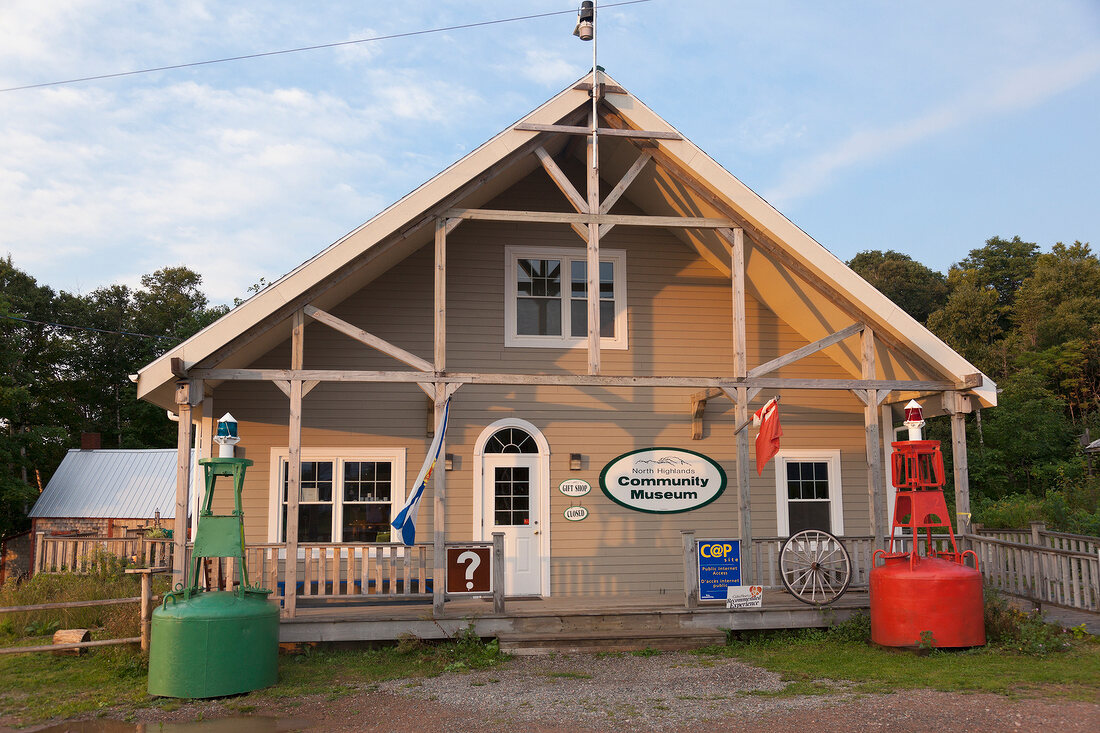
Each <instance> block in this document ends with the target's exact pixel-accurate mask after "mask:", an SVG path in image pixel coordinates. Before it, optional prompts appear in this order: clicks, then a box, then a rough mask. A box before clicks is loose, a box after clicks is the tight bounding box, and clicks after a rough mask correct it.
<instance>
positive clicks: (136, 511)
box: [30, 448, 176, 537]
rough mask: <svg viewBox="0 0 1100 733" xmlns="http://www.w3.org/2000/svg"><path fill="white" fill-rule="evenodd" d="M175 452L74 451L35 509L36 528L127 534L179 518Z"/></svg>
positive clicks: (47, 531) (63, 532) (86, 533)
mask: <svg viewBox="0 0 1100 733" xmlns="http://www.w3.org/2000/svg"><path fill="white" fill-rule="evenodd" d="M175 491H176V451H175V450H174V449H170V448H169V449H140V450H76V449H73V450H70V451H69V452H68V453H67V454H66V455H65V458H64V460H62V461H61V465H60V466H58V468H57V471H56V473H54V475H53V478H51V479H50V482H49V483H48V484H47V485H46V488H45V489H44V490H43V491H42V495H41V496H39V497H38V501H37V502H35V504H34V508H33V509H31V514H30V516H31V521H32V523H33V524H32V527H33V532H34V533H35V535H36V536H37V534H38V533H40V532H42V533H45V534H50V535H84V536H95V537H126V536H128V535H132V534H135V533H137V532H138V531H140V530H143V529H145V528H148V527H152V526H153V525H154V523H155V522H156V521H157V517H158V514H159V517H160V519H161V520H165V521H166V523H165V527H170V526H171V523H170V522H169V521H167V520H170V519H171V518H172V517H174V516H175V506H176V499H175Z"/></svg>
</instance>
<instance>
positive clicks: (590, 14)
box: [573, 0, 596, 41]
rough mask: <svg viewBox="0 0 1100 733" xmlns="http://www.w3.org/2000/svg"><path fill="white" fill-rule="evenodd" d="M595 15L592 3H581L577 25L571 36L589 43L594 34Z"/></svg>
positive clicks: (586, 1) (587, 0) (587, 1)
mask: <svg viewBox="0 0 1100 733" xmlns="http://www.w3.org/2000/svg"><path fill="white" fill-rule="evenodd" d="M595 15H596V13H595V8H594V5H593V3H592V2H590V1H589V0H585V2H583V3H581V9H580V11H579V12H578V13H577V25H576V27H575V28H573V35H574V36H576V37H577V38H579V39H581V40H582V41H591V40H592V38H593V36H595V32H596V26H595Z"/></svg>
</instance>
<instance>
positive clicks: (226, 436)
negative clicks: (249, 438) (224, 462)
mask: <svg viewBox="0 0 1100 733" xmlns="http://www.w3.org/2000/svg"><path fill="white" fill-rule="evenodd" d="M214 442H215V443H217V444H218V458H232V457H233V446H235V445H236V444H237V443H240V442H241V439H240V436H238V435H237V418H235V417H233V416H232V415H230V414H229V413H228V412H227V413H225V414H224V415H222V416H221V418H219V419H218V433H217V435H215V436H214Z"/></svg>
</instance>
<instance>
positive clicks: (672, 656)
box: [0, 652, 1100, 733]
mask: <svg viewBox="0 0 1100 733" xmlns="http://www.w3.org/2000/svg"><path fill="white" fill-rule="evenodd" d="M785 686H786V683H784V682H781V681H780V680H779V677H778V675H775V674H773V673H771V672H767V671H765V670H762V669H759V668H756V667H752V666H749V665H746V664H744V663H742V662H739V661H736V660H732V659H708V658H705V657H699V656H697V655H693V654H686V653H669V652H666V653H663V654H661V655H658V656H652V657H636V656H633V655H624V656H593V655H571V656H551V657H518V658H515V659H513V660H512V661H510V662H509V663H507V664H506V665H503V666H500V667H496V668H494V669H490V670H483V671H474V672H468V673H450V674H444V675H441V676H439V677H434V678H417V679H405V680H394V681H390V682H386V683H381V684H372V685H365V686H360V687H348V688H342V689H340V690H334V691H333V694H330V695H312V696H301V697H283V698H257V697H249V698H241V699H238V698H227V699H223V700H214V701H205V702H196V703H189V704H186V705H182V706H181V707H179V708H178V709H176V710H173V711H171V712H168V711H164V710H158V709H155V708H153V709H145V710H139V711H137V718H138V720H139V721H140V722H143V723H146V724H150V725H148V727H147V728H146V730H158V729H159V730H162V731H164V733H175V732H177V731H178V733H275V731H287V730H294V729H307V730H311V731H333V732H344V731H349V732H350V731H366V732H373V733H391V732H393V733H410V732H417V733H419V732H424V733H436V732H438V733H499V732H500V731H524V733H596V732H600V733H611V732H616V733H617V732H619V731H630V732H631V733H643V732H649V731H652V732H653V733H688V732H689V731H690V733H710V732H711V731H713V732H714V733H718V731H722V732H723V733H727V732H728V731H729V730H731V729H735V730H737V731H738V732H739V733H776V732H777V731H806V733H853V732H855V731H860V732H862V731H884V732H885V731H889V733H926V732H928V731H935V732H936V733H953V732H955V731H960V732H961V731H1044V732H1046V731H1057V733H1078V732H1081V733H1085V732H1087V733H1095V732H1096V731H1100V681H1098V692H1097V700H1096V701H1094V702H1080V701H1064V700H1059V699H1051V698H1030V699H1012V698H1009V697H1006V696H1001V695H986V694H980V695H979V694H960V693H945V692H934V691H931V690H915V691H906V692H899V693H894V694H890V695H870V694H861V693H855V692H845V691H840V692H831V693H828V694H822V695H802V696H788V695H783V696H775V695H773V694H769V693H774V692H776V691H779V690H782V689H783V688H784V687H785ZM834 687H835V685H834ZM242 712H247V713H248V715H249V717H248V718H245V719H241V718H238V719H236V720H226V719H224V718H226V717H228V716H234V715H238V716H239V715H241V713H242ZM124 714H125V712H124V711H122V712H120V713H118V715H117V717H122V715H124ZM108 715H109V716H110V715H111V713H110V711H108ZM261 716H274V717H275V718H278V719H279V721H278V722H276V721H273V720H271V719H268V718H264V717H261ZM218 718H222V719H221V720H216V719H218ZM0 719H2V713H0ZM195 720H201V721H203V722H202V723H198V724H195V723H191V722H190V721H195ZM97 722H98V721H97ZM120 725H121V724H120ZM63 729H65V728H55V730H63ZM68 729H70V730H81V728H75V727H70V728H68ZM5 730H10V729H5V728H3V726H2V725H0V733H2V732H3V731H5ZM83 730H86V731H87V733H93V731H94V733H125V731H127V730H130V731H132V730H141V729H140V728H136V726H135V725H134V724H130V726H129V727H125V726H123V727H118V728H111V727H107V726H104V727H102V728H94V729H88V728H85V729H83Z"/></svg>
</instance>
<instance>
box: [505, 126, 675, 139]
mask: <svg viewBox="0 0 1100 733" xmlns="http://www.w3.org/2000/svg"><path fill="white" fill-rule="evenodd" d="M512 129H514V130H519V131H520V132H560V133H565V134H566V135H591V134H592V128H591V127H582V126H580V125H540V124H536V123H534V122H520V123H519V124H517V125H516V126H515V127H513V128H512ZM596 134H597V135H607V136H608V137H635V138H644V139H649V140H683V139H684V138H683V136H682V135H680V133H678V132H666V131H664V130H630V129H625V128H623V129H620V128H614V127H600V128H597V129H596Z"/></svg>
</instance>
